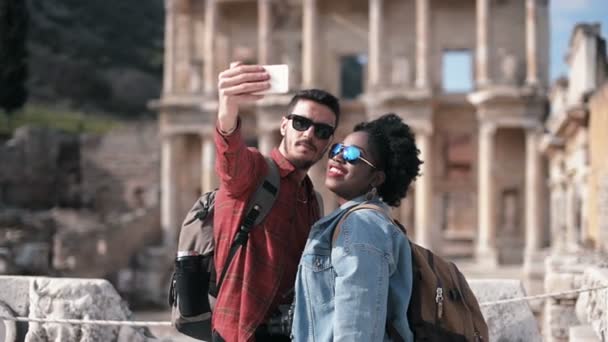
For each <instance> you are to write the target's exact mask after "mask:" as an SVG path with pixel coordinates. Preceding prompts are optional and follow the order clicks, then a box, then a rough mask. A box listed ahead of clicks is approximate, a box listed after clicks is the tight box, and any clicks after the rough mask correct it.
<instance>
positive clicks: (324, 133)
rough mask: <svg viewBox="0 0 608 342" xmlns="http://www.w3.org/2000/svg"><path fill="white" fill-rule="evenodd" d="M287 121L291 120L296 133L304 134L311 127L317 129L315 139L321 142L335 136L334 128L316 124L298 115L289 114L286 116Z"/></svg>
mask: <svg viewBox="0 0 608 342" xmlns="http://www.w3.org/2000/svg"><path fill="white" fill-rule="evenodd" d="M286 118H287V119H289V120H291V126H292V127H293V129H295V130H296V131H300V132H304V131H305V130H307V129H308V128H309V127H310V126H313V127H314V128H315V137H317V138H319V139H321V140H327V139H329V137H331V136H332V135H333V134H334V131H335V130H336V129H335V128H333V127H332V126H330V125H328V124H324V123H319V122H314V121H312V120H310V119H309V118H306V117H303V116H300V115H297V114H289V115H287V116H286Z"/></svg>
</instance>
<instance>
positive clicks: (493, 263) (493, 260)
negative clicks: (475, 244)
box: [475, 248, 498, 268]
mask: <svg viewBox="0 0 608 342" xmlns="http://www.w3.org/2000/svg"><path fill="white" fill-rule="evenodd" d="M475 263H476V264H477V266H482V267H488V268H496V267H498V251H497V250H496V248H483V249H481V248H477V250H476V251H475Z"/></svg>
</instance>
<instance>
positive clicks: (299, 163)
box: [282, 139, 321, 171]
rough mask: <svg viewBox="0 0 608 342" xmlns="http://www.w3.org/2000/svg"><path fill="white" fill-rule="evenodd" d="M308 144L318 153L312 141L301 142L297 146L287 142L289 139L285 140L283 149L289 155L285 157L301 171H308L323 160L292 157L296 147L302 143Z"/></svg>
mask: <svg viewBox="0 0 608 342" xmlns="http://www.w3.org/2000/svg"><path fill="white" fill-rule="evenodd" d="M303 142H305V143H307V144H308V145H310V147H311V148H312V149H313V151H314V152H315V153H316V151H317V147H316V146H315V145H314V144H313V143H312V142H310V141H306V140H300V141H299V142H296V143H295V144H291V143H290V142H289V141H287V139H283V142H282V143H283V144H284V145H283V149H284V150H285V152H286V153H287V155H286V156H285V158H286V159H287V160H289V162H291V164H293V166H294V167H295V168H296V169H298V170H301V171H308V169H310V168H311V167H312V166H313V165H314V164H315V163H316V162H318V161H319V160H320V159H321V158H320V157H319V158H316V159H313V160H310V159H308V160H306V159H294V158H293V157H292V155H293V154H294V153H291V152H292V150H294V149H295V148H296V146H297V145H298V144H300V143H303Z"/></svg>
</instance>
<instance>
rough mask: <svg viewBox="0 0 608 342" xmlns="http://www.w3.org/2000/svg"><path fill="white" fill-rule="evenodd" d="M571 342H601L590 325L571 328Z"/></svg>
mask: <svg viewBox="0 0 608 342" xmlns="http://www.w3.org/2000/svg"><path fill="white" fill-rule="evenodd" d="M568 341H569V342H601V341H600V339H599V338H598V337H597V335H596V334H595V331H593V328H591V326H589V325H578V326H574V327H570V339H569V340H568Z"/></svg>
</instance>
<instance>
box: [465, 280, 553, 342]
mask: <svg viewBox="0 0 608 342" xmlns="http://www.w3.org/2000/svg"><path fill="white" fill-rule="evenodd" d="M469 285H470V286H471V289H472V290H473V292H474V293H475V296H476V297H477V300H478V301H479V303H480V304H481V303H484V302H491V301H496V300H501V299H509V298H519V297H524V296H525V295H526V294H525V291H524V289H523V286H522V284H521V281H519V280H511V279H483V280H481V279H479V280H477V279H472V280H469ZM481 311H482V313H483V315H484V318H485V319H486V322H487V324H488V328H489V330H490V341H514V342H519V341H520V342H524V341H525V342H535V341H539V342H540V341H542V338H541V335H540V332H539V329H538V324H537V321H536V319H535V318H534V315H533V314H532V310H531V309H530V306H529V305H528V303H527V302H525V301H523V302H515V303H509V304H494V305H487V306H486V305H484V306H482V307H481Z"/></svg>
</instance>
